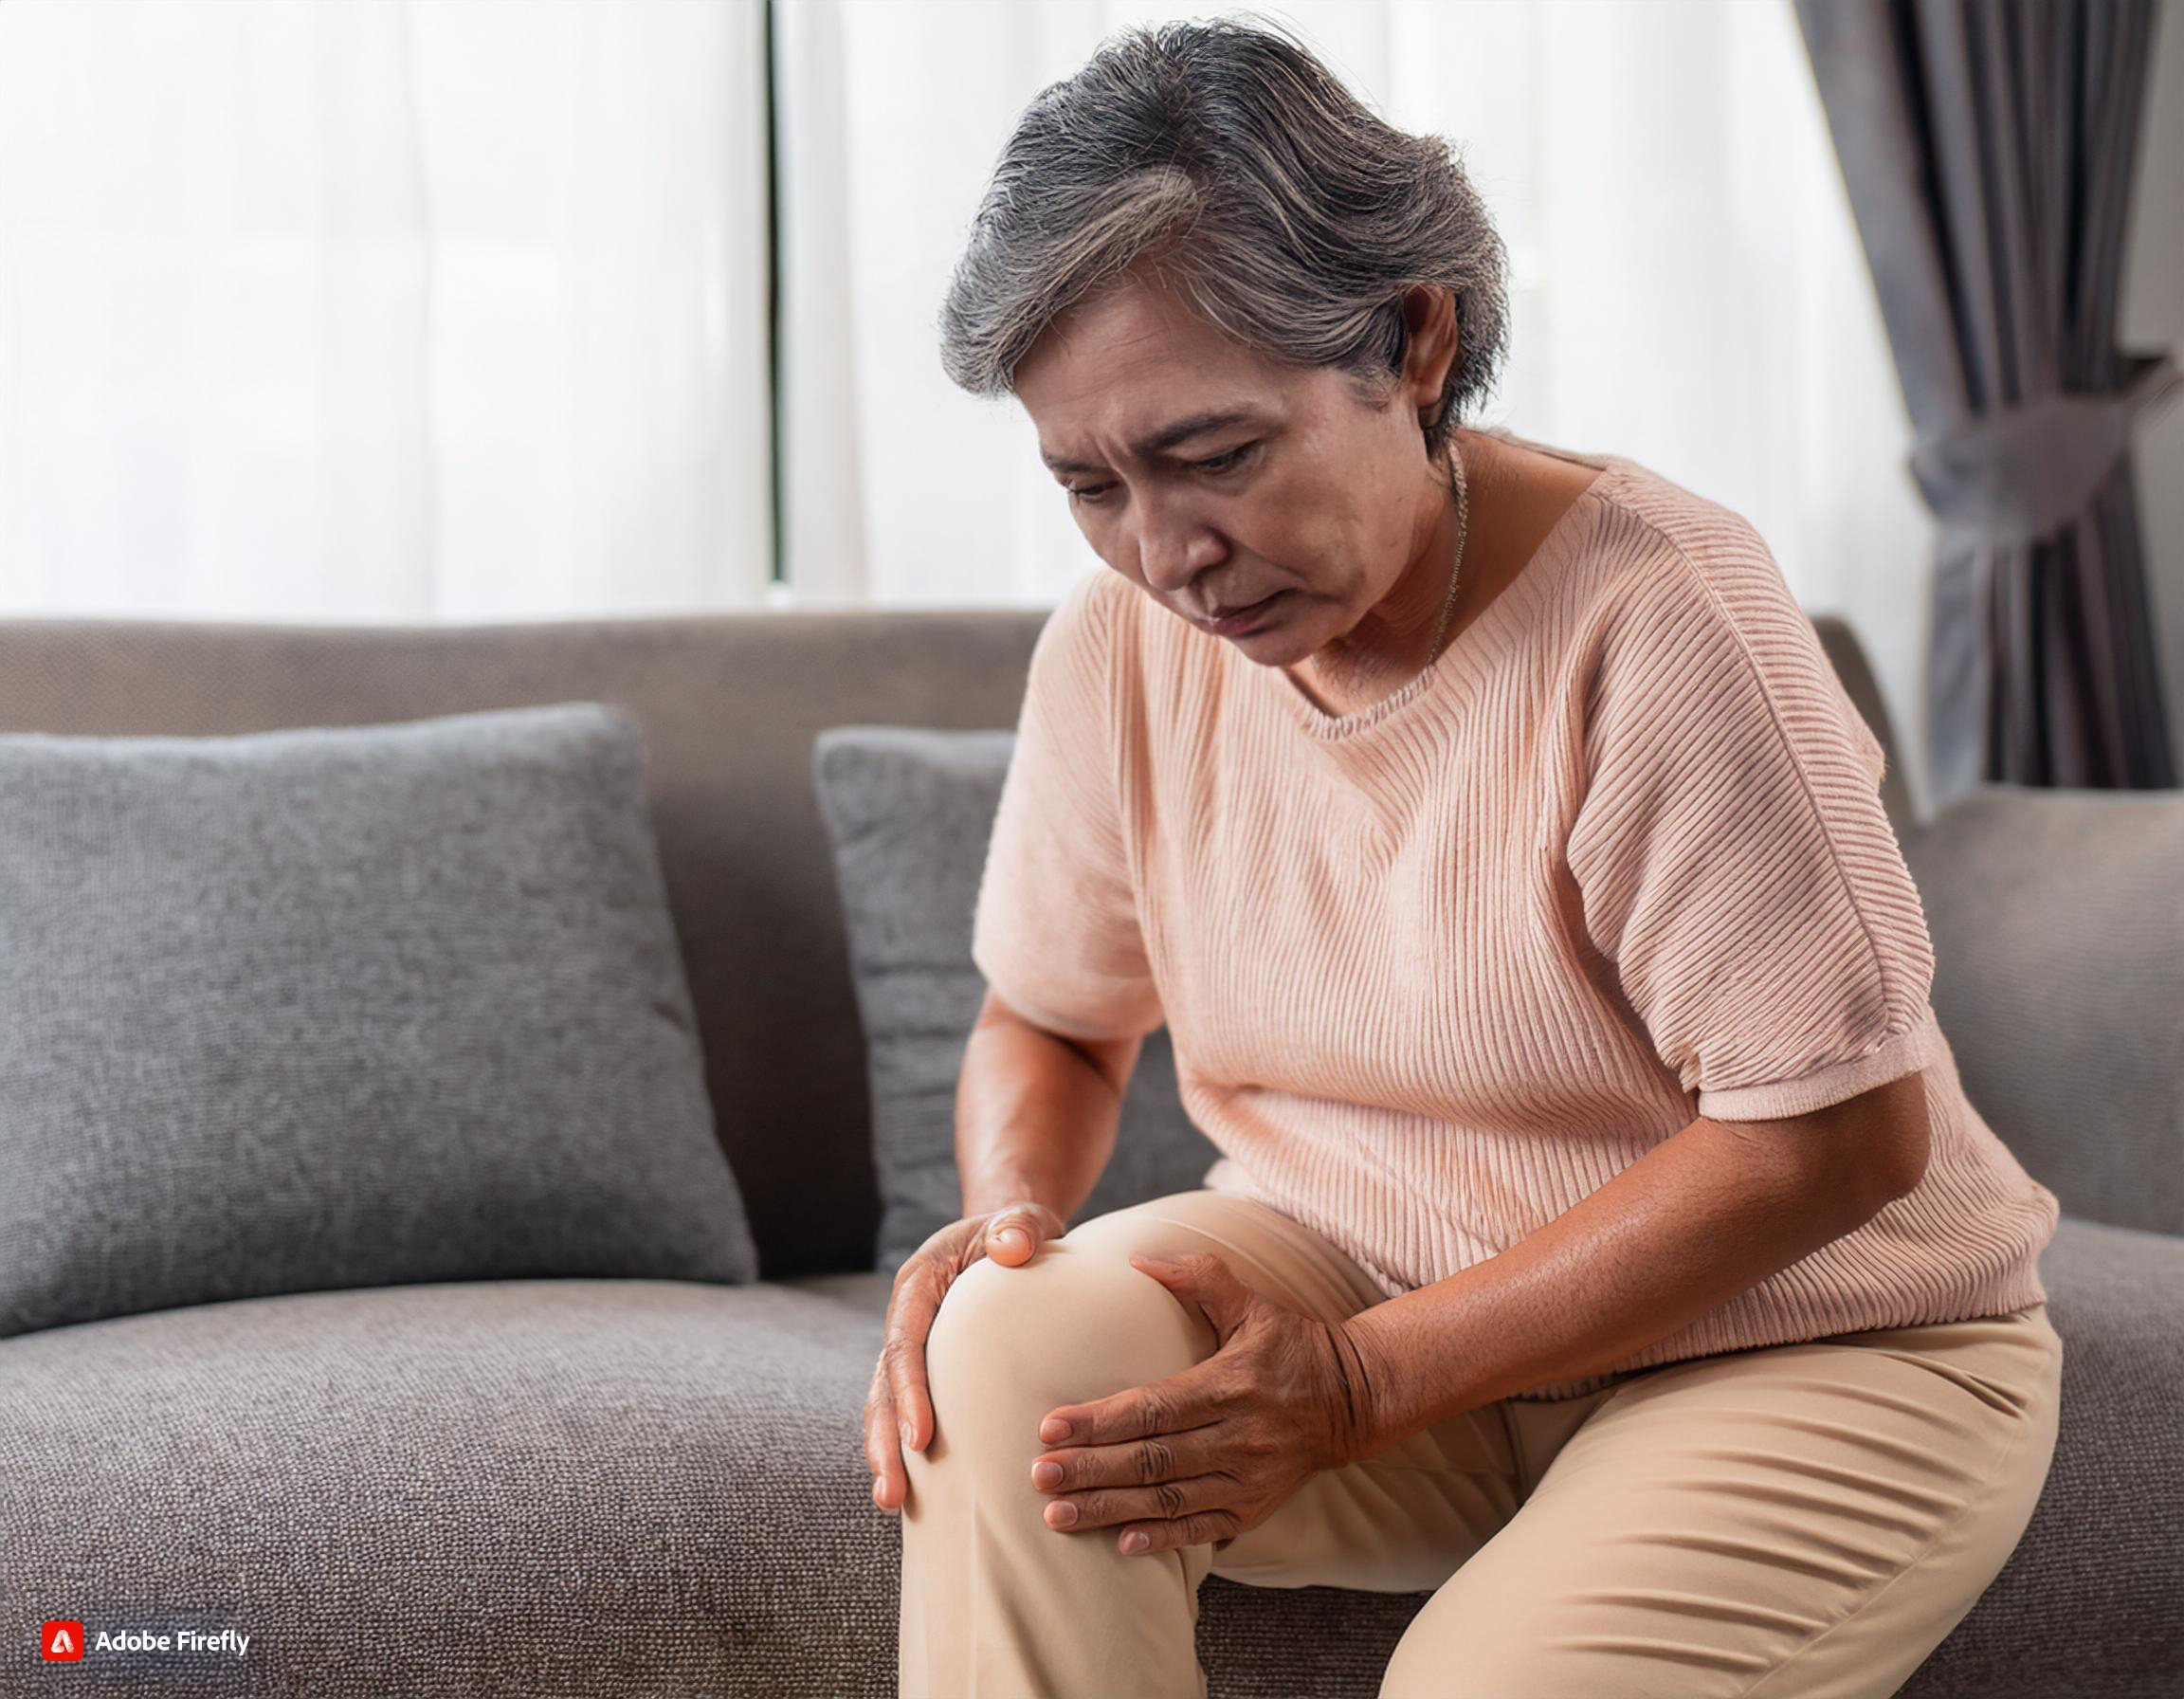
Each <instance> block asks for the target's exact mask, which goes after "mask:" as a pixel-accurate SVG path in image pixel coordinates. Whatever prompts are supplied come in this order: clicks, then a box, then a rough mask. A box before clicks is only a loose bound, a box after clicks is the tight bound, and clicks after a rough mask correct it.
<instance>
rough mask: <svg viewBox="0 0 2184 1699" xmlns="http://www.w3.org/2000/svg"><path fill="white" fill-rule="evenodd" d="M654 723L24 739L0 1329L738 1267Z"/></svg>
mask: <svg viewBox="0 0 2184 1699" xmlns="http://www.w3.org/2000/svg"><path fill="white" fill-rule="evenodd" d="M644 760H645V756H644V745H643V740H642V730H641V727H640V724H639V722H638V721H637V719H636V717H635V716H634V715H633V714H631V713H630V712H629V711H628V709H626V708H622V707H619V706H617V705H613V704H610V703H552V704H548V705H545V706H541V707H530V708H518V709H513V710H503V711H497V712H485V713H471V714H457V715H451V716H446V717H442V718H438V719H429V720H420V721H412V722H403V723H398V724H391V725H376V726H334V727H306V728H302V729H299V730H288V731H272V732H257V733H250V734H246V735H241V736H233V737H202V738H200V737H86V736H62V735H48V734H43V733H16V734H10V735H7V736H0V940H4V941H5V943H4V947H0V1336H4V1335H9V1334H18V1333H25V1332H28V1331H30V1330H33V1329H36V1328H42V1327H51V1326H56V1325H59V1324H64V1323H71V1322H86V1321H93V1320H97V1319H100V1318H102V1317H108V1316H118V1315H124V1314H128V1313H131V1312H134V1311H139V1310H147V1309H162V1308H169V1307H173V1306H178V1305H188V1304H201V1303H206V1302H209V1301H212V1300H218V1299H229V1298H246V1297H255V1296H262V1295H266V1294H271V1293H280V1292H297V1291H307V1290H321V1289H326V1288H344V1287H370V1286H388V1285H396V1284H402V1283H408V1282H415V1281H436V1280H464V1279H485V1278H491V1277H495V1276H502V1277H515V1276H548V1275H589V1276H630V1277H648V1278H660V1279H685V1280H703V1281H715V1282H738V1281H746V1280H750V1279H753V1278H755V1275H756V1272H757V1259H756V1255H755V1251H754V1250H753V1246H752V1240H751V1233H750V1228H749V1225H748V1223H747V1222H746V1221H745V1219H744V1215H743V1204H742V1198H741V1197H740V1195H739V1193H738V1191H737V1184H736V1180H735V1177H734V1176H733V1175H732V1174H731V1173H730V1172H729V1168H728V1164H727V1160H726V1158H725V1157H724V1156H723V1155H722V1153H721V1150H720V1147H719V1143H718V1142H717V1141H716V1139H715V1136H714V1131H713V1117H712V1109H711V1105H710V1103H709V1101H708V1099H707V1096H706V1091H705V1083H704V1075H703V1071H702V1067H701V1061H700V1054H699V1047H698V1041H697V1038H696V1036H695V1033H696V1020H695V1017H694V1014H693V1012H692V1009H691V1003H690V994H689V989H688V985H687V983H686V981H685V979H684V977H683V959H682V955H681V951H680V948H679V945H678V942H677V940H676V935H675V930H674V925H673V922H672V920H671V918H670V916H669V914H668V912H667V906H666V893H665V886H664V880H663V877H662V874H661V870H660V864H659V857H658V850H657V847H656V844H655V841H654V838H653V835H652V823H651V817H650V815H649V813H648V812H647V804H646V790H645V778H644Z"/></svg>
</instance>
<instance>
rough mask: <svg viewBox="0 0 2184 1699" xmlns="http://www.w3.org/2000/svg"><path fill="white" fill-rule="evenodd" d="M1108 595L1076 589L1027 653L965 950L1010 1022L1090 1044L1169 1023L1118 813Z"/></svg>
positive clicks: (1088, 579) (1092, 582) (1093, 583)
mask: <svg viewBox="0 0 2184 1699" xmlns="http://www.w3.org/2000/svg"><path fill="white" fill-rule="evenodd" d="M1101 570H1104V569H1101ZM1101 589H1102V586H1101V583H1100V580H1099V578H1098V576H1097V575H1089V574H1088V575H1085V576H1083V577H1081V578H1079V579H1078V580H1077V581H1076V583H1075V584H1073V585H1072V586H1071V587H1070V588H1069V590H1068V591H1067V592H1065V594H1064V595H1063V598H1062V600H1061V602H1060V603H1059V604H1058V605H1057V606H1056V608H1055V610H1054V612H1053V613H1052V614H1050V615H1049V616H1048V618H1047V621H1046V625H1045V626H1044V627H1043V628H1041V630H1040V633H1039V637H1038V640H1037V642H1036V643H1035V644H1034V645H1033V646H1032V651H1031V664H1030V671H1029V676H1028V679H1027V682H1026V685H1025V691H1024V702H1023V706H1022V708H1021V710H1020V711H1019V713H1018V716H1017V723H1016V742H1015V747H1014V749H1013V751H1012V752H1011V754H1010V760H1009V771H1008V775H1007V776H1006V777H1005V778H1004V779H1003V781H1002V788H1001V801H1000V806H999V808H998V810H997V811H996V813H995V815H994V820H993V831H992V837H991V838H990V839H989V840H988V843H987V849H986V864H985V869H984V872H983V873H982V874H981V876H980V879H979V886H978V902H977V911H976V915H975V918H974V923H973V926H972V944H971V956H972V959H973V961H974V963H975V964H976V965H977V968H978V971H979V972H980V973H981V974H982V975H984V976H985V978H986V983H987V984H988V985H990V986H992V989H993V990H994V991H995V992H996V993H998V994H999V995H1000V996H1001V999H1002V1000H1003V1001H1004V1002H1006V1003H1007V1004H1009V1006H1010V1008H1012V1009H1014V1010H1016V1011H1018V1012H1019V1013H1021V1014H1024V1015H1025V1016H1026V1017H1027V1018H1028V1019H1030V1020H1033V1021H1036V1022H1037V1023H1038V1024H1039V1025H1041V1026H1044V1027H1047V1028H1049V1029H1051V1030H1052V1031H1054V1032H1061V1033H1065V1034H1066V1035H1068V1036H1070V1037H1073V1038H1091V1039H1101V1038H1119V1037H1125V1036H1130V1035H1133V1034H1143V1033H1146V1032H1152V1031H1153V1030H1154V1029H1155V1028H1156V1027H1158V1026H1159V1025H1160V1024H1161V1023H1162V1021H1163V1019H1164V1018H1165V1016H1164V1014H1163V1012H1162V1009H1161V1004H1160V998H1159V995H1158V992H1157V990H1156V986H1155V984H1154V978H1153V971H1152V966H1151V963H1150V962H1149V960H1148V959H1147V955H1146V950H1145V942H1144V938H1143V935H1142V933H1141V931H1140V928H1139V921H1138V905H1137V892H1136V889H1135V886H1134V885H1133V881H1132V877H1131V865H1130V864H1131V857H1130V855H1129V853H1128V846H1127V839H1126V836H1125V831H1126V827H1125V822H1124V820H1123V818H1122V813H1121V807H1120V800H1119V799H1120V796H1121V795H1122V791H1121V775H1120V770H1119V766H1118V763H1117V761H1116V758H1115V751H1116V749H1117V747H1118V745H1119V739H1118V738H1117V737H1116V731H1115V713H1116V709H1117V701H1116V697H1115V693H1114V687H1113V681H1114V678H1115V676H1116V674H1115V669H1114V667H1112V666H1111V664H1110V663H1111V655H1112V651H1111V649H1110V647H1109V644H1110V634H1109V627H1108V621H1107V618H1106V612H1105V610H1104V609H1103V608H1102V606H1101Z"/></svg>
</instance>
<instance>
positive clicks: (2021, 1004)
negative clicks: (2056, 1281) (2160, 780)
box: [1902, 785, 2184, 1233]
mask: <svg viewBox="0 0 2184 1699" xmlns="http://www.w3.org/2000/svg"><path fill="white" fill-rule="evenodd" d="M1902 847H1903V855H1904V859H1905V861H1906V862H1907V863H1908V864H1909V865H1910V868H1911V872H1912V877H1913V878H1914V879H1916V880H1917V881H1918V884H1919V892H1920V902H1921V903H1922V904H1923V905H1924V907H1925V910H1926V923H1927V928H1928V931H1929V932H1930V933H1931V935H1932V937H1933V940H1934V955H1935V973H1934V1008H1935V1013H1936V1014H1937V1015H1938V1017H1939V1020H1940V1025H1941V1030H1942V1032H1943V1033H1944V1034H1945V1035H1946V1036H1947V1038H1948V1041H1949V1046H1950V1049H1951V1050H1952V1051H1953V1052H1954V1053H1955V1055H1956V1065H1957V1070H1958V1073H1959V1074H1960V1076H1961V1077H1962V1079H1963V1082H1964V1089H1965V1091H1966V1093H1967V1095H1969V1096H1970V1098H1971V1100H1972V1102H1973V1105H1974V1106H1975V1107H1976V1108H1977V1109H1978V1110H1979V1112H1980V1113H1981V1114H1982V1115H1984V1116H1985V1117H1986V1119H1987V1122H1988V1124H1989V1125H1991V1126H1993V1129H1994V1130H1995V1132H1996V1133H1998V1134H2000V1135H2001V1137H2002V1139H2003V1141H2004V1142H2006V1143H2008V1144H2009V1146H2010V1148H2011V1150H2012V1151H2013V1152H2014V1153H2015V1154H2016V1157H2017V1159H2018V1160H2019V1161H2021V1162H2023V1163H2024V1164H2025V1166H2026V1168H2027V1169H2028V1170H2029V1172H2030V1173H2031V1174H2032V1176H2033V1177H2034V1178H2036V1179H2038V1180H2040V1181H2041V1182H2042V1183H2043V1184H2044V1185H2046V1186H2047V1187H2048V1188H2050V1189H2051V1190H2052V1191H2053V1192H2054V1193H2055V1195H2056V1197H2057V1198H2058V1199H2059V1200H2060V1202H2061V1204H2062V1207H2063V1211H2064V1213H2065V1214H2066V1215H2080V1216H2084V1217H2086V1218H2088V1219H2091V1220H2096V1221H2105V1222H2109V1223H2112V1224H2114V1225H2116V1226H2120V1227H2137V1228H2143V1229H2152V1230H2156V1231H2158V1232H2163V1233H2184V791H2173V790H2172V791H2085V790H2053V789H2043V788H2038V787H2026V786H2017V785H1986V786H1981V787H1979V788H1977V789H1975V790H1974V791H1972V792H1970V793H1968V794H1967V795H1963V796H1961V797H1959V798H1958V799H1957V800H1956V801H1955V802H1953V803H1951V804H1950V805H1949V806H1948V807H1947V808H1945V809H1943V810H1941V811H1940V812H1939V813H1938V814H1937V815H1936V816H1935V817H1934V818H1933V819H1932V820H1930V821H1928V822H1927V823H1926V824H1924V825H1923V826H1921V827H1920V828H1918V829H1916V830H1915V831H1913V833H1912V834H1911V836H1910V837H1908V838H1907V839H1906V840H1905V841H1904V843H1903V846H1902Z"/></svg>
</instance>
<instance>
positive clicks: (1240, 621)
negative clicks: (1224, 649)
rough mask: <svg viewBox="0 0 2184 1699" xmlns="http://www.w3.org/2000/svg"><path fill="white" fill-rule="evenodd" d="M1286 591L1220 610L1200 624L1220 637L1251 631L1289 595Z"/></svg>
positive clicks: (1212, 613) (1278, 591) (1202, 620)
mask: <svg viewBox="0 0 2184 1699" xmlns="http://www.w3.org/2000/svg"><path fill="white" fill-rule="evenodd" d="M1287 594H1289V593H1288V592H1287V591H1285V590H1277V591H1275V592H1274V593H1273V594H1271V595H1265V596H1261V597H1260V598H1259V599H1258V600H1257V601H1255V602H1244V603H1240V604H1239V605H1237V606H1236V607H1233V608H1220V609H1216V610H1214V612H1211V613H1210V614H1208V615H1207V616H1206V617H1205V618H1203V619H1201V620H1200V621H1199V622H1198V623H1199V624H1200V625H1202V626H1204V627H1205V628H1206V630H1209V631H1211V632H1213V633H1215V634H1216V635H1218V636H1223V637H1227V636H1231V635H1233V634H1234V633H1236V632H1238V631H1247V630H1250V629H1251V628H1252V627H1254V626H1256V625H1257V624H1259V622H1260V621H1261V620H1263V619H1265V617H1266V616H1267V614H1268V613H1269V612H1272V610H1273V608H1274V606H1275V604H1276V603H1278V602H1279V601H1281V599H1282V598H1283V596H1285V595H1287Z"/></svg>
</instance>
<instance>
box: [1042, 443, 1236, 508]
mask: <svg viewBox="0 0 2184 1699" xmlns="http://www.w3.org/2000/svg"><path fill="white" fill-rule="evenodd" d="M1258 447H1259V445H1258V444H1257V443H1244V444H1241V445H1240V446H1238V447H1236V448H1231V449H1229V450H1228V452H1227V453H1226V454H1216V455H1214V456H1213V458H1212V459H1210V460H1193V461H1187V462H1185V464H1186V465H1187V466H1190V467H1191V469H1192V471H1197V472H1209V473H1211V474H1212V475H1213V476H1214V477H1220V476H1221V475H1222V474H1223V473H1226V472H1233V471H1235V470H1236V469H1237V467H1239V466H1242V465H1243V464H1244V460H1245V457H1246V456H1247V455H1248V454H1249V453H1250V452H1251V451H1252V449H1254V448H1258ZM1111 487H1112V486H1111V485H1109V484H1064V485H1063V488H1065V489H1066V490H1067V491H1068V492H1069V499H1070V500H1071V501H1072V502H1077V503H1078V504H1079V505H1080V506H1083V507H1098V506H1100V505H1101V502H1100V500H1099V498H1100V496H1101V493H1102V492H1104V491H1105V490H1107V489H1109V488H1111Z"/></svg>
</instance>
